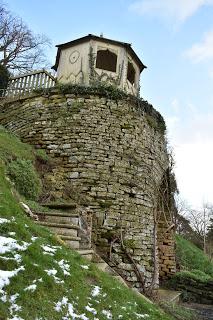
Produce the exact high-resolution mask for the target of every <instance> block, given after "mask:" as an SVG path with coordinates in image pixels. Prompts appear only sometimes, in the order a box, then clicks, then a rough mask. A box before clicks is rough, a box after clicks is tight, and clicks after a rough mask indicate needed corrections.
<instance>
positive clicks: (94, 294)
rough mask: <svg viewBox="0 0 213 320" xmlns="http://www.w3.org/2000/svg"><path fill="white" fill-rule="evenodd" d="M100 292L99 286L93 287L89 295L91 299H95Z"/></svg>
mask: <svg viewBox="0 0 213 320" xmlns="http://www.w3.org/2000/svg"><path fill="white" fill-rule="evenodd" d="M100 292H101V288H100V287H99V286H94V288H93V289H92V292H91V295H92V297H97V296H99V294H100Z"/></svg>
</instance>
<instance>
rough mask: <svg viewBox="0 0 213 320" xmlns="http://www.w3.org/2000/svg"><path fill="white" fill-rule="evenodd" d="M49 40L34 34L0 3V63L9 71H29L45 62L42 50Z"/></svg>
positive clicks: (48, 43)
mask: <svg viewBox="0 0 213 320" xmlns="http://www.w3.org/2000/svg"><path fill="white" fill-rule="evenodd" d="M49 45H50V41H49V39H48V38H47V37H46V36H44V35H35V34H33V32H32V31H31V30H30V29H29V28H28V27H27V26H26V24H25V23H24V22H23V20H22V19H21V18H19V17H16V16H13V15H12V14H11V13H10V12H9V11H8V10H6V8H5V7H4V6H3V5H2V4H0V64H1V65H3V66H5V67H6V68H7V69H8V70H9V71H11V72H13V73H14V72H17V71H18V72H23V71H29V70H32V69H33V68H38V67H39V66H40V65H41V64H44V63H45V62H46V58H45V55H44V52H43V49H44V47H45V46H49Z"/></svg>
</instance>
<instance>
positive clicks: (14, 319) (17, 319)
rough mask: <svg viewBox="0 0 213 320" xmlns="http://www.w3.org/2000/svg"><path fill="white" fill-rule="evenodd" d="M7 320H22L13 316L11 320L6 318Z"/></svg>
mask: <svg viewBox="0 0 213 320" xmlns="http://www.w3.org/2000/svg"><path fill="white" fill-rule="evenodd" d="M7 320H24V319H23V318H21V317H18V316H17V315H15V316H13V317H12V318H10V319H9V318H8V319H7Z"/></svg>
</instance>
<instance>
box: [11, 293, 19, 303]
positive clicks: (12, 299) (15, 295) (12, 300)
mask: <svg viewBox="0 0 213 320" xmlns="http://www.w3.org/2000/svg"><path fill="white" fill-rule="evenodd" d="M18 296H19V293H16V294H13V295H12V296H11V297H10V302H11V303H13V302H15V301H16V299H17V298H18Z"/></svg>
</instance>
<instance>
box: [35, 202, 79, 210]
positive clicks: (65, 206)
mask: <svg viewBox="0 0 213 320" xmlns="http://www.w3.org/2000/svg"><path fill="white" fill-rule="evenodd" d="M41 205H42V206H43V207H47V208H49V209H60V210H73V209H75V208H76V207H77V206H76V203H74V202H68V203H63V202H61V203H60V202H49V203H42V204H41Z"/></svg>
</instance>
